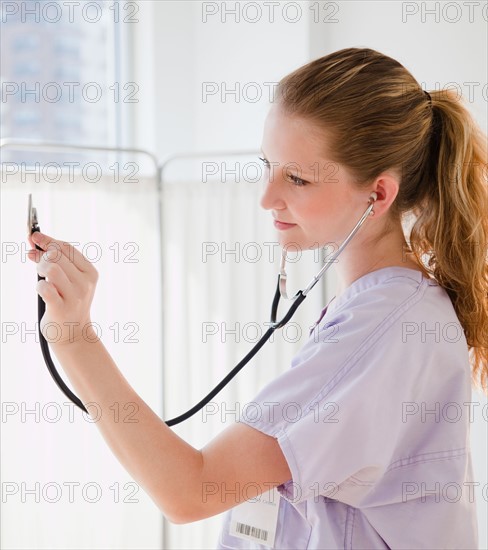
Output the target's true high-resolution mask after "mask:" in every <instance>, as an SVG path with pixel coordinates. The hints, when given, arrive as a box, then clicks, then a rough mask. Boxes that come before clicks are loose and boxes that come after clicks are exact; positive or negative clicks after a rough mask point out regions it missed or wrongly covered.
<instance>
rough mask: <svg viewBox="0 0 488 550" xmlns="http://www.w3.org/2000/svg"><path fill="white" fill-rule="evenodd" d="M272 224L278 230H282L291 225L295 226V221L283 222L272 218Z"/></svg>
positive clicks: (289, 227)
mask: <svg viewBox="0 0 488 550" xmlns="http://www.w3.org/2000/svg"><path fill="white" fill-rule="evenodd" d="M273 225H274V226H275V227H276V229H279V230H280V231H284V230H286V229H291V228H292V227H295V226H296V223H285V222H280V221H278V220H274V222H273Z"/></svg>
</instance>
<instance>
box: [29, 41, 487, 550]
mask: <svg viewBox="0 0 488 550" xmlns="http://www.w3.org/2000/svg"><path fill="white" fill-rule="evenodd" d="M262 161H263V163H264V165H265V167H266V169H267V171H266V178H265V179H266V181H265V188H264V192H263V195H262V199H261V206H262V207H263V208H265V209H267V210H269V211H270V213H271V215H272V217H273V218H274V223H275V226H276V228H277V230H278V237H279V241H280V243H281V244H282V245H283V246H286V244H287V243H295V246H296V244H298V245H299V246H300V247H302V248H304V249H306V248H310V247H312V246H325V245H326V244H327V243H331V242H336V243H338V244H340V243H341V242H342V241H343V240H344V238H345V237H346V235H347V234H348V233H349V231H350V230H351V228H352V226H353V225H354V223H356V220H357V219H359V218H360V216H361V215H362V213H363V212H364V210H365V208H366V207H367V204H368V198H369V196H370V195H371V193H372V192H375V193H376V195H377V200H376V201H375V204H374V210H373V215H372V216H369V218H368V219H367V221H366V222H365V223H364V225H363V227H362V228H361V230H360V231H359V232H358V233H357V235H356V236H355V237H354V238H353V239H352V240H351V242H350V243H349V245H348V246H347V247H346V248H345V250H344V252H343V253H342V254H341V256H340V257H339V259H338V261H337V263H336V264H334V265H335V269H336V272H337V276H338V280H339V285H338V287H337V290H336V294H335V297H334V298H333V299H332V300H331V301H330V302H329V303H328V304H327V305H326V307H325V308H324V309H323V310H322V314H321V316H320V319H319V320H318V322H317V324H316V326H315V328H314V329H313V330H312V332H311V334H310V337H309V339H308V341H307V342H306V343H305V345H304V346H303V348H302V349H301V350H300V351H299V353H298V354H297V355H296V356H295V357H294V358H293V360H292V363H291V368H290V369H288V370H287V371H285V372H284V373H283V374H282V375H280V376H278V378H276V379H275V380H274V381H272V382H271V383H269V384H268V385H267V386H266V387H264V388H263V389H262V390H261V391H260V392H259V393H258V395H257V396H256V397H255V398H254V399H253V403H254V404H255V407H254V412H253V410H246V409H244V411H243V414H242V415H241V418H240V421H239V422H236V423H235V424H234V425H232V426H229V427H228V428H227V429H225V430H224V431H223V432H222V433H220V434H219V435H218V436H217V437H216V438H215V439H214V440H212V441H210V442H209V443H208V444H207V445H206V446H205V447H204V448H203V449H195V448H193V447H192V446H191V445H189V444H187V443H186V442H185V441H183V440H182V439H181V438H180V437H178V436H177V435H176V434H175V433H174V432H173V431H172V430H171V429H170V428H169V427H168V426H167V425H166V424H165V423H164V422H163V421H162V420H161V419H160V418H159V417H158V416H157V415H156V414H155V413H154V412H153V411H152V410H151V409H150V408H149V407H148V406H147V405H146V404H145V403H144V401H143V400H142V399H141V398H140V397H139V396H138V395H137V393H136V392H135V391H134V390H133V389H132V388H131V386H130V385H129V384H128V382H127V381H126V380H125V378H124V377H123V376H122V374H121V372H120V371H119V369H118V368H117V366H116V364H115V363H114V361H113V360H112V358H111V357H110V355H109V353H108V352H107V350H106V348H105V347H104V345H103V343H102V342H101V341H100V340H97V336H96V334H90V335H88V336H86V334H85V337H86V339H85V338H83V337H82V335H81V334H75V337H74V338H73V334H70V333H68V332H67V333H66V335H65V338H61V339H60V340H58V341H57V342H56V343H53V344H52V345H51V349H53V350H54V353H55V355H56V357H57V359H58V361H59V362H60V363H61V365H62V366H63V369H64V370H65V372H66V374H67V376H68V377H69V379H70V382H71V384H72V386H73V388H74V390H75V392H76V394H77V395H78V396H79V397H80V399H81V401H82V402H83V403H84V404H86V403H88V402H90V401H95V402H97V403H98V404H99V406H100V407H101V409H103V410H102V415H101V418H100V420H99V421H98V422H97V423H96V425H97V426H98V428H99V429H100V431H101V433H102V436H103V437H104V438H105V440H106V441H107V444H108V445H109V446H110V447H111V449H112V451H113V452H114V454H115V455H116V456H117V458H118V459H119V461H120V462H121V463H122V465H123V466H124V467H125V468H126V469H127V471H128V472H129V473H130V474H131V475H132V476H133V478H134V479H135V480H136V481H137V483H139V484H140V485H141V486H142V487H143V488H144V489H145V490H146V492H147V493H148V494H149V495H150V496H151V498H152V499H153V500H154V502H155V503H156V505H157V506H158V507H159V508H160V509H161V511H162V512H163V513H164V515H165V516H166V517H167V518H168V519H169V520H170V521H172V522H174V523H188V522H193V521H197V520H201V519H204V518H207V517H210V516H213V515H215V514H219V513H221V512H224V511H227V514H226V515H225V521H224V524H223V528H222V532H221V534H220V537H219V540H218V542H217V546H218V548H270V547H275V548H293V549H297V548H331V549H337V548H368V549H371V548H381V549H383V548H409V549H412V548H430V549H432V548H477V547H478V540H477V527H476V503H475V500H474V497H473V491H472V488H473V485H474V482H475V480H473V477H472V465H471V457H470V446H469V418H470V416H469V412H470V411H468V410H467V409H466V408H465V407H464V404H465V403H466V402H469V401H470V398H471V387H472V385H473V384H475V385H478V386H481V387H483V388H484V390H485V391H486V382H487V374H488V342H487V338H488V265H487V255H486V254H487V250H488V190H487V182H486V162H487V149H486V136H484V135H483V134H482V133H481V131H480V129H479V128H478V127H477V126H476V124H475V122H474V120H473V119H472V117H471V116H470V114H469V112H468V111H467V110H466V108H465V107H464V106H463V105H462V103H461V101H460V100H459V99H458V97H457V95H456V94H453V93H452V92H449V91H436V92H431V93H427V92H424V91H423V90H422V89H421V87H420V85H419V84H418V82H417V81H416V80H415V79H414V78H413V76H412V75H411V74H410V73H409V71H408V70H407V69H406V68H405V67H403V66H402V65H401V64H400V63H399V62H398V61H396V60H394V59H392V58H390V57H388V56H386V55H383V54H381V53H380V52H377V51H375V50H371V49H367V48H347V49H343V50H340V51H337V52H334V53H331V54H329V55H327V56H324V57H322V58H319V59H316V60H314V61H312V62H310V63H308V64H306V65H304V66H303V67H300V68H299V69H297V70H296V71H294V72H292V73H291V74H289V75H287V76H286V77H284V78H283V79H282V80H281V81H280V83H279V86H278V87H277V89H276V96H275V101H274V102H273V105H272V107H271V109H270V111H269V114H268V117H267V119H266V123H265V128H264V136H263V142H262ZM408 215H413V216H414V217H413V221H414V222H415V223H414V224H413V227H412V228H411V229H410V230H409V232H408V234H406V233H405V231H406V229H405V228H404V227H405V222H406V221H408V218H407V216H408ZM402 222H404V223H402ZM30 242H31V245H32V246H33V247H34V243H35V244H38V245H39V246H40V247H41V248H42V249H43V250H47V249H48V248H49V245H50V243H56V244H57V245H58V247H59V248H60V249H61V250H63V252H64V253H63V255H62V257H61V258H59V257H57V256H56V261H53V259H50V258H49V257H47V256H48V255H47V254H42V253H40V252H38V251H35V250H33V251H31V252H30V253H29V257H30V259H32V260H33V261H35V262H37V272H38V274H40V275H42V276H44V277H47V279H48V280H46V281H39V282H38V285H37V291H38V293H39V294H40V295H41V296H42V298H43V299H44V301H45V302H46V314H45V315H44V317H43V321H42V326H45V325H46V324H47V323H49V322H55V323H58V326H68V325H63V323H68V322H71V323H72V322H73V321H77V322H78V323H79V324H78V325H77V326H79V327H83V326H85V324H86V323H89V322H90V321H91V315H90V305H91V302H92V299H93V295H94V292H95V287H96V283H97V279H98V273H97V271H96V270H95V268H94V266H93V265H92V264H91V263H90V262H89V261H88V260H87V259H86V258H85V257H84V256H83V255H82V254H81V253H80V252H79V251H78V250H77V249H75V248H73V247H71V246H70V247H68V246H61V244H62V243H63V241H61V240H59V241H58V240H55V239H53V238H52V237H49V236H47V235H43V234H39V233H35V234H34V235H33V236H32V239H30ZM318 309H319V308H318ZM71 328H72V326H71ZM70 337H71V338H70ZM93 340H96V341H93ZM114 401H118V402H119V403H124V402H132V403H134V402H135V403H136V404H137V405H138V407H139V409H138V410H139V412H138V423H135V424H134V423H116V422H114V420H113V415H111V414H103V412H104V410H106V411H107V413H108V412H109V407H110V406H111V404H112V403H113V402H114ZM463 407H464V408H463ZM459 411H461V414H459ZM454 413H456V414H457V417H456V421H453V414H454ZM244 487H246V488H247V489H246V491H244V490H242V489H243V488H244ZM250 488H253V490H254V493H253V492H252V490H251V489H250ZM258 495H259V497H258ZM203 496H205V498H203ZM253 497H258V498H253ZM249 499H251V501H252V500H253V501H254V502H251V501H250V500H249ZM245 501H247V502H245Z"/></svg>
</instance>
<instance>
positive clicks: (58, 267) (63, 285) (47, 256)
mask: <svg viewBox="0 0 488 550" xmlns="http://www.w3.org/2000/svg"><path fill="white" fill-rule="evenodd" d="M75 272H77V273H80V272H79V271H77V269H76V268H75V267H74V266H73V265H72V264H70V263H69V261H68V260H67V258H66V257H65V256H63V255H62V254H61V253H59V252H56V251H55V250H48V251H47V252H44V253H42V258H41V260H40V261H39V263H38V264H37V273H38V274H39V275H40V276H41V277H46V278H47V279H48V282H49V283H50V284H51V285H54V287H55V290H56V291H57V292H58V293H59V294H60V295H61V296H62V297H64V296H67V295H68V292H69V289H70V287H72V286H73V283H74V282H75V283H76V282H78V278H77V275H76V273H75ZM70 274H71V277H72V278H71V279H70Z"/></svg>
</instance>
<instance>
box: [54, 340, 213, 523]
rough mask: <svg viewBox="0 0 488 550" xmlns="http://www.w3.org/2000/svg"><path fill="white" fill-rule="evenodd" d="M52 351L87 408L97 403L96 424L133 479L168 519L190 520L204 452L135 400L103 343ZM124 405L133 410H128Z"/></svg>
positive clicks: (82, 342) (82, 343)
mask: <svg viewBox="0 0 488 550" xmlns="http://www.w3.org/2000/svg"><path fill="white" fill-rule="evenodd" d="M52 349H53V351H54V353H55V355H56V357H57V359H58V361H59V362H60V363H61V365H62V366H63V369H64V371H65V372H66V374H67V376H68V378H69V380H70V382H71V384H72V386H73V388H74V391H75V393H76V394H77V395H78V397H79V398H80V399H81V401H82V402H83V404H84V405H85V406H86V405H87V404H88V403H90V402H92V403H96V405H95V406H90V407H87V408H88V411H89V412H91V413H92V415H93V416H95V417H97V416H98V417H99V418H98V420H97V421H96V423H95V424H96V425H97V426H98V428H99V430H100V432H101V433H102V435H103V437H104V438H105V440H106V442H107V444H108V445H109V446H110V448H111V449H112V451H113V453H114V454H115V456H116V457H117V458H118V460H119V461H120V463H121V464H122V465H123V466H124V468H125V469H126V470H127V471H128V472H129V473H130V475H131V476H132V477H133V479H134V480H135V481H136V482H137V483H139V485H140V486H141V487H142V488H143V489H144V490H145V491H146V492H147V493H148V494H149V495H150V497H151V498H152V499H153V500H154V502H155V503H156V504H157V505H158V507H159V508H160V509H161V510H162V512H163V513H164V514H165V515H166V516H167V517H168V518H169V519H170V520H172V521H175V522H180V521H184V519H182V518H188V517H191V515H192V510H193V507H194V506H196V504H197V502H196V501H197V499H198V495H199V494H200V491H199V490H198V487H199V486H200V485H201V476H202V469H203V457H202V453H201V452H200V451H198V450H197V449H195V448H194V447H192V446H191V445H189V444H188V443H186V442H185V441H184V440H182V439H181V438H180V437H178V436H177V435H176V434H175V433H174V432H173V431H172V430H171V429H170V428H169V427H168V426H167V425H166V424H165V423H164V422H163V421H162V420H161V419H160V418H159V417H158V416H157V415H156V414H155V413H154V412H153V411H152V410H151V408H150V407H149V406H148V405H147V404H146V403H145V402H144V401H143V400H142V399H141V398H140V397H139V396H138V395H137V393H136V392H135V391H134V390H133V389H132V388H131V386H130V385H129V383H128V382H127V380H126V379H125V378H124V377H123V375H122V373H121V372H120V370H119V369H118V368H117V366H116V364H115V362H114V361H113V359H112V357H111V356H110V354H109V353H108V351H107V350H106V348H105V346H104V345H103V343H102V342H101V341H100V340H98V341H96V342H88V341H86V340H80V341H79V342H73V343H69V344H63V345H61V346H56V345H53V346H52ZM114 404H115V407H114ZM126 404H131V405H129V406H128V407H127V408H126V409H124V406H125V405H126ZM111 407H112V408H111ZM114 408H115V411H117V410H118V411H120V412H121V414H120V415H117V414H115V411H114ZM95 411H96V412H95ZM122 411H124V412H123V413H122ZM125 411H128V412H130V413H133V414H130V415H129V414H128V413H127V412H125Z"/></svg>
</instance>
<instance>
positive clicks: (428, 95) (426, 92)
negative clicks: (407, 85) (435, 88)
mask: <svg viewBox="0 0 488 550" xmlns="http://www.w3.org/2000/svg"><path fill="white" fill-rule="evenodd" d="M424 94H425V95H426V96H427V98H428V100H429V103H430V104H431V105H432V98H431V97H430V94H429V92H428V91H427V90H424Z"/></svg>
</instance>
